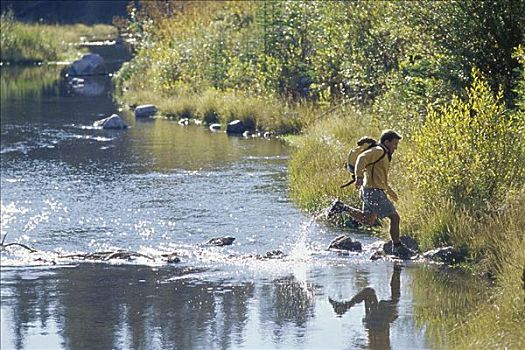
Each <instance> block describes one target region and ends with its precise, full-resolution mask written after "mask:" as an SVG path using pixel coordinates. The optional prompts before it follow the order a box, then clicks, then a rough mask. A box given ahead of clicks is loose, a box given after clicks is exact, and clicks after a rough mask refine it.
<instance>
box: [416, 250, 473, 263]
mask: <svg viewBox="0 0 525 350" xmlns="http://www.w3.org/2000/svg"><path fill="white" fill-rule="evenodd" d="M423 257H424V258H425V259H429V260H432V261H437V262H442V263H445V264H457V263H460V262H463V261H465V259H466V252H465V251H462V250H461V249H457V248H454V247H442V248H437V249H432V250H429V251H427V252H425V253H423Z"/></svg>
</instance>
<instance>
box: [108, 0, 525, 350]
mask: <svg viewBox="0 0 525 350" xmlns="http://www.w3.org/2000/svg"><path fill="white" fill-rule="evenodd" d="M297 3H299V2H296V4H297ZM327 4H329V2H327ZM230 5H231V4H230ZM212 6H215V5H212ZM231 6H235V5H231ZM239 6H248V7H249V6H251V5H246V4H242V5H239ZM286 6H288V7H294V6H297V7H294V8H291V9H289V8H287V9H286V10H289V11H290V13H292V14H294V15H295V14H298V13H299V14H303V15H304V13H306V10H308V9H306V10H305V9H304V8H301V7H300V6H299V5H293V4H288V3H287V4H286ZM304 6H306V5H304ZM326 6H331V5H326ZM334 6H335V5H334ZM341 6H343V5H341ZM265 10H269V9H268V8H266V9H265ZM376 10H377V9H376ZM293 11H295V12H293ZM226 12H227V11H226ZM333 13H337V12H336V11H334V12H333ZM333 13H332V12H328V14H329V15H330V14H333ZM227 14H228V13H227ZM193 15H195V16H197V15H196V14H193ZM206 15H207V16H208V15H209V13H207V14H206ZM274 15H276V16H277V12H275V13H274ZM212 17H213V16H212ZM328 17H330V16H327V18H328ZM380 17H381V16H379V18H380ZM198 18H199V19H200V20H203V18H201V17H198ZM193 19H195V18H192V20H193ZM376 19H377V18H376ZM321 22H322V21H321ZM143 23H148V22H146V21H145V22H143ZM158 23H160V24H161V25H162V26H160V27H159V28H156V29H155V30H158V32H154V29H150V32H149V33H148V29H147V27H144V26H143V27H140V28H141V30H142V33H141V35H142V36H141V37H142V38H143V42H142V43H139V45H138V47H137V50H138V54H137V56H136V58H135V59H134V60H133V61H132V62H130V63H129V64H126V65H125V66H124V67H123V68H122V69H121V70H120V72H119V73H118V74H117V77H116V86H117V91H118V93H119V94H120V96H121V97H120V100H121V102H122V103H123V104H125V105H128V106H133V105H136V104H143V103H154V104H157V105H158V106H159V109H160V111H161V113H162V114H163V115H165V116H166V117H168V118H181V117H196V118H199V119H202V120H204V121H205V122H208V123H209V122H217V121H219V122H223V123H225V122H227V121H229V120H232V119H241V120H245V121H250V122H251V124H252V125H254V127H256V128H258V129H262V130H268V131H275V132H277V133H284V134H287V133H291V134H300V135H301V136H299V137H297V138H295V139H294V140H295V144H296V146H297V147H296V148H295V150H294V152H293V154H292V159H291V161H290V165H289V166H290V168H289V169H290V170H289V184H290V188H291V194H292V197H293V198H294V200H295V201H296V203H298V204H299V206H300V207H301V208H303V209H305V210H307V211H308V212H310V213H316V212H318V211H319V210H321V209H322V208H324V207H325V206H326V205H327V204H328V203H329V202H330V201H331V200H332V198H334V197H338V198H341V199H343V200H345V201H346V202H349V203H352V204H356V205H357V204H358V199H357V196H356V194H355V191H352V190H350V189H346V190H342V189H340V188H339V185H340V184H342V183H344V182H345V181H346V180H347V176H348V175H347V174H346V173H345V170H344V168H343V164H344V160H345V156H346V152H347V151H348V149H349V148H350V147H351V146H352V145H353V143H355V140H357V138H359V137H360V136H363V135H371V136H375V137H377V136H378V135H379V133H380V131H381V130H382V129H385V128H392V127H393V128H396V129H398V130H400V131H401V132H402V133H403V135H404V139H403V142H402V144H401V147H400V148H399V150H398V152H397V153H396V155H395V159H394V163H393V169H392V175H391V179H392V182H393V185H394V187H395V188H396V189H397V191H398V193H399V195H400V201H399V203H398V204H397V206H398V209H399V211H400V213H401V216H402V220H403V221H402V227H403V231H404V233H406V234H410V235H412V236H414V237H416V238H418V239H419V240H420V243H421V245H422V248H424V249H428V248H432V247H436V246H443V245H453V246H455V247H457V248H464V249H466V250H467V252H468V259H467V264H466V265H465V267H466V268H468V269H472V270H474V271H475V273H482V272H483V273H486V272H488V273H489V274H490V275H491V276H493V277H495V280H496V287H495V288H494V289H492V290H491V295H490V297H488V298H487V299H486V300H484V303H480V305H487V306H480V307H479V309H478V310H477V311H476V312H475V313H472V314H468V315H465V317H464V318H461V319H460V320H459V322H456V323H450V322H444V324H447V325H449V326H448V327H449V328H447V333H449V334H452V338H453V342H452V347H454V348H471V347H474V346H475V345H476V344H489V345H490V346H489V347H493V348H499V347H507V348H516V349H518V348H522V347H523V340H522V339H523V338H524V337H523V331H522V330H521V328H520V326H521V325H522V324H523V322H524V320H525V316H524V315H525V311H524V310H523V303H521V301H522V300H523V281H522V276H523V268H524V267H525V257H524V255H523V254H524V253H523V252H522V250H521V249H516V247H522V246H524V241H523V240H524V238H523V232H524V231H525V223H524V221H523V216H522V215H521V214H520V212H519V210H520V209H521V208H522V207H523V204H524V203H523V198H524V193H523V183H524V181H523V177H522V176H523V165H522V164H524V158H523V155H524V154H525V153H524V152H525V147H524V140H523V132H522V131H523V130H524V125H523V120H524V118H523V109H520V107H519V106H521V107H523V104H520V103H519V102H520V101H521V103H522V102H523V96H524V95H523V70H521V72H522V73H521V81H522V82H521V84H511V85H512V86H521V87H522V89H521V90H518V91H517V95H518V96H520V97H519V98H516V99H512V100H509V101H508V103H507V104H506V103H505V102H504V101H502V100H501V95H502V94H503V93H505V95H510V94H511V93H510V92H509V91H504V92H499V93H496V94H495V93H493V91H492V90H491V89H490V88H489V84H488V83H487V81H488V80H491V79H492V80H493V79H495V78H494V77H493V76H483V75H481V74H478V73H473V74H470V75H469V77H468V78H464V79H465V81H468V84H467V87H466V88H465V90H461V89H456V90H455V91H454V92H455V93H456V96H457V97H453V95H454V94H452V93H450V94H449V95H445V96H444V94H443V92H444V91H445V92H450V91H447V90H446V89H443V91H440V93H436V94H435V95H432V92H433V91H435V90H433V89H438V88H441V87H442V86H443V85H446V83H448V82H447V81H444V80H443V81H437V82H436V78H435V75H438V74H435V75H434V69H435V70H438V68H436V67H434V66H432V69H429V70H430V71H432V72H431V73H432V74H430V75H431V77H430V78H429V77H426V78H427V80H425V79H423V78H421V75H423V73H421V71H423V70H424V69H426V68H425V67H424V64H426V63H428V62H431V59H432V58H433V56H432V55H429V58H428V61H425V62H421V61H423V60H422V59H419V62H416V63H413V62H412V63H413V64H412V63H410V64H409V57H410V55H409V54H410V53H413V52H410V51H409V50H407V52H405V53H404V55H406V56H404V57H403V58H400V59H399V61H396V62H395V63H396V64H397V65H399V66H403V67H404V68H403V69H404V70H399V71H397V72H394V73H392V71H388V70H386V72H385V71H383V73H385V74H384V75H382V76H373V77H368V76H361V75H359V74H361V73H363V72H369V71H372V72H378V68H377V67H375V66H366V64H368V63H369V62H368V61H367V62H358V63H357V64H356V66H357V67H358V68H359V69H356V70H355V71H351V74H350V76H343V78H345V79H346V78H353V77H357V78H355V80H352V81H351V83H352V84H355V85H351V84H350V86H349V84H347V86H345V89H346V90H345V93H347V92H346V91H351V92H353V93H355V94H356V96H357V95H360V94H363V96H361V97H360V98H358V99H356V100H350V99H351V98H352V99H353V98H354V97H355V96H354V95H351V96H350V95H345V96H337V94H336V92H337V91H336V90H335V89H332V90H331V88H333V87H334V86H336V85H337V84H335V83H334V84H332V85H330V84H329V85H330V86H328V87H327V86H324V87H323V88H321V87H319V86H320V84H317V88H319V90H317V91H313V90H315V89H314V87H312V85H315V84H311V85H310V87H311V90H309V92H312V93H311V95H308V96H306V97H308V98H305V99H295V98H296V97H297V96H301V94H302V93H303V92H304V91H305V90H304V86H302V85H301V84H302V83H304V82H305V81H307V78H310V76H309V75H308V74H310V73H311V71H307V70H306V69H305V70H301V69H304V66H303V65H302V63H301V60H300V59H299V58H300V55H299V56H293V50H290V52H292V53H290V52H289V51H286V50H284V49H283V51H282V52H281V51H280V53H282V57H280V59H282V61H279V62H277V63H276V61H277V60H278V59H277V58H275V57H273V56H271V55H268V56H265V60H263V61H258V60H257V59H253V60H252V61H250V60H246V61H242V62H240V61H239V60H236V57H241V56H240V55H239V52H238V51H235V50H237V46H236V44H235V43H239V42H240V43H243V44H245V45H246V47H245V49H246V51H248V49H249V48H251V46H249V45H248V44H249V43H251V42H250V41H248V40H245V41H242V40H241V39H243V38H245V36H246V37H248V36H249V35H248V34H252V33H251V32H247V30H245V29H247V28H249V23H252V22H250V17H249V16H248V15H245V13H241V14H240V15H239V14H237V13H235V12H232V13H230V16H228V15H224V13H222V14H221V15H220V16H219V15H217V16H215V17H213V21H211V23H212V24H210V26H209V27H208V25H204V24H202V22H199V21H197V22H195V23H196V24H195V26H196V27H198V28H199V29H198V32H197V31H196V32H195V33H192V34H195V37H197V38H198V39H199V40H200V41H199V40H195V41H191V40H187V41H186V42H184V41H180V42H182V43H183V44H180V45H181V46H176V45H179V43H180V42H177V41H176V40H174V42H172V43H169V41H168V40H167V39H166V38H168V37H170V35H173V37H174V38H177V39H181V37H183V36H181V37H177V35H178V34H181V32H183V30H182V29H180V28H179V27H176V28H175V29H173V28H172V27H170V24H169V23H170V22H169V18H168V19H163V20H161V21H159V22H158ZM326 23H328V22H326ZM185 24H187V23H183V24H182V27H184V25H185ZM212 25H213V26H215V27H218V29H216V31H211V29H213V28H215V27H213V28H212ZM292 25H293V23H291V24H290V26H292ZM170 28H171V29H170ZM188 28H189V27H185V28H184V33H183V34H185V35H186V34H187V32H185V31H186V30H188ZM202 28H211V29H210V31H209V33H213V34H214V35H215V34H217V36H216V37H213V40H211V44H210V45H205V44H209V42H207V41H206V40H210V39H209V36H205V35H203V34H202V31H203V30H202ZM225 28H227V29H231V31H232V32H230V33H229V34H231V36H230V38H236V39H239V41H235V40H233V39H232V40H231V41H232V42H235V43H232V42H227V41H225V40H222V39H224V37H221V36H220V35H219V34H220V33H221V31H223V30H224V29H225ZM292 28H295V27H292ZM296 29H297V28H296ZM298 29H301V28H298ZM318 29H319V30H321V29H323V30H325V29H326V30H329V29H330V28H318ZM159 33H161V34H159ZM265 33H266V34H268V32H265ZM381 33H383V32H381ZM147 34H149V35H147ZM270 34H271V33H270ZM292 34H293V33H292ZM292 34H291V35H292ZM155 35H158V37H157V38H156V40H155ZM186 36H187V35H186ZM212 36H213V35H212ZM300 37H301V36H300V34H298V35H297V38H300ZM268 38H269V39H271V38H272V37H271V35H268ZM265 39H266V37H265ZM162 40H164V41H162ZM389 40H390V39H388V40H386V41H385V42H390V41H389ZM318 42H323V40H319V41H318ZM222 43H224V45H226V44H229V45H230V46H231V48H232V49H231V50H230V51H228V50H226V49H227V47H223V46H221V45H222ZM264 43H266V44H267V41H264ZM273 44H275V45H278V44H283V43H282V42H280V41H279V40H276V41H275V42H273ZM170 45H173V46H170ZM239 45H240V44H239ZM283 45H284V44H283ZM206 47H208V48H210V47H212V48H213V49H212V50H211V52H208V51H202V50H204V48H206ZM305 47H306V46H305ZM152 48H155V50H153V49H152ZM174 48H176V49H174ZM306 48H308V47H306ZM373 48H376V47H373ZM367 49H370V47H367ZM192 50H195V51H192ZM387 51H388V50H387ZM181 52H187V55H186V56H185V55H181V54H180V53H181ZM242 52H243V53H245V52H244V51H242ZM317 52H319V50H318V51H317ZM325 52H328V53H329V52H330V50H325ZM388 52H390V51H388ZM392 52H394V51H392ZM396 52H397V51H396ZM516 52H517V53H516V55H517V56H519V57H523V53H521V54H520V51H519V50H517V51H516ZM380 53H382V52H380ZM236 54H237V56H236ZM287 54H289V55H290V56H287ZM245 56H248V57H251V56H253V52H248V54H247V55H245ZM245 56H243V57H245ZM328 56H329V55H327V57H328ZM345 57H346V59H349V60H350V59H351V58H352V57H349V56H345ZM378 57H382V56H380V55H379V53H378ZM451 57H453V55H451ZM210 58H212V60H211V61H210ZM317 58H318V62H317V65H316V66H314V68H316V69H320V67H323V66H330V65H329V64H328V63H330V64H333V65H334V66H336V67H337V64H335V63H334V62H332V61H330V62H326V61H322V60H321V58H319V57H317ZM324 58H326V57H324ZM328 58H329V57H328ZM239 59H240V58H239ZM287 60H288V61H287ZM365 61H366V60H365ZM387 61H388V60H387ZM252 62H256V64H259V66H257V65H256V67H257V69H253V70H251V68H252V67H251V66H250V64H251V63H252ZM283 62H284V63H283ZM286 62H294V64H295V65H292V66H288V65H286ZM353 62H355V60H354V61H353ZM387 63H389V62H387ZM455 63H457V62H455ZM271 64H275V65H276V66H277V65H278V64H282V65H280V66H278V68H279V69H276V68H275V67H274V66H271ZM392 64H393V63H392ZM411 64H412V65H411ZM522 64H523V61H522ZM436 65H437V63H436ZM444 66H445V67H448V66H447V65H444ZM263 67H266V68H265V69H263ZM268 67H270V68H268ZM271 67H273V68H271ZM211 68H213V69H211ZM226 68H228V69H229V70H228V72H227V73H226V72H225V71H224V70H225V69H226ZM259 68H260V69H259ZM352 68H354V69H355V67H352ZM349 69H350V68H349V67H344V69H343V68H341V69H340V70H339V71H337V72H336V73H341V72H346V73H345V74H347V73H348V70H349ZM521 69H522V68H521ZM313 70H314V69H313V68H312V71H313ZM416 70H417V71H416ZM407 71H408V72H410V73H411V74H408V75H407V76H403V74H405V73H406V72H407ZM250 72H251V73H253V75H249V73H250ZM276 72H277V73H276ZM328 73H334V72H328ZM328 73H327V72H324V74H325V75H319V76H316V77H315V78H316V79H317V80H316V81H325V80H323V79H326V81H328V79H329V74H328ZM412 73H413V74H412ZM341 74H342V73H341ZM363 74H364V73H363ZM396 74H399V76H400V77H398V76H395V75H396ZM392 76H394V78H399V80H395V79H394V78H393V77H392ZM494 76H496V75H494ZM145 77H147V78H145ZM298 77H300V78H301V79H303V78H304V79H306V80H301V79H295V78H298ZM372 78H373V79H372ZM258 79H260V80H258ZM272 79H273V80H272ZM330 79H331V78H330ZM390 79H392V80H390ZM245 80H246V81H247V82H245ZM342 81H346V80H344V79H341V82H340V83H341V85H343V83H342ZM370 81H372V82H373V83H370V85H368V83H369V82H370ZM414 81H415V82H417V84H415V85H410V84H411V83H413V82H414ZM405 82H407V83H406V84H408V85H409V87H410V88H411V89H406V90H405V89H403V88H404V87H405V86H404V85H403V84H404V83H405ZM408 82H410V83H408ZM389 84H390V85H393V86H394V88H392V89H390V90H386V92H385V91H383V92H382V94H378V93H377V92H376V91H377V90H380V88H383V87H384V85H389ZM396 84H397V85H396ZM390 85H389V86H390ZM496 85H497V84H496ZM400 86H402V87H403V88H401V87H400ZM252 87H253V90H251V89H250V88H252ZM272 87H273V88H275V89H274V90H272ZM416 88H417V89H416ZM257 89H258V90H257ZM418 89H419V90H418ZM327 91H330V93H333V94H334V95H333V96H332V95H330V94H329V93H328V92H327ZM374 93H375V94H376V96H375V101H374V103H368V104H367V103H362V102H363V101H364V100H366V96H369V95H373V94H374ZM327 95H328V96H329V97H323V98H321V97H319V96H327ZM429 95H431V96H429ZM316 96H317V97H316ZM336 97H338V98H340V99H342V101H349V102H345V103H341V102H338V101H340V100H338V99H337V98H336ZM345 97H347V98H348V99H347V100H345ZM309 98H310V99H309ZM316 98H317V99H316ZM440 98H441V99H440ZM420 100H421V101H423V102H425V101H428V102H429V103H431V107H430V108H428V109H426V108H423V110H422V109H421V104H423V102H421V101H420ZM415 101H417V102H415ZM365 102H366V101H365ZM511 102H512V103H511ZM329 105H332V106H337V107H336V108H335V109H333V110H332V109H330V108H329V107H324V108H323V107H322V106H329ZM506 105H512V106H517V107H512V108H507V107H506ZM327 111H331V112H329V113H326V112H327ZM507 140H512V142H507ZM509 143H510V144H512V147H508V146H509ZM494 164H496V166H495V165H494ZM386 230H387V226H386V225H385V226H384V227H383V228H380V229H378V231H377V234H378V235H381V236H382V237H387V236H386V234H387V233H386ZM493 308H497V309H498V310H499V311H498V312H494V309H493ZM434 317H435V318H436V322H439V321H441V320H442V319H441V318H442V317H444V316H442V315H434Z"/></svg>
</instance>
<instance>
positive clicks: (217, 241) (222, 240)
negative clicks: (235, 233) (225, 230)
mask: <svg viewBox="0 0 525 350" xmlns="http://www.w3.org/2000/svg"><path fill="white" fill-rule="evenodd" d="M233 241H235V237H231V236H224V237H215V238H212V239H210V240H209V241H208V244H211V245H216V246H220V247H222V246H225V245H231V244H232V243H233Z"/></svg>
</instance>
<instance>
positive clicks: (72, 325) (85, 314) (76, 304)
mask: <svg viewBox="0 0 525 350" xmlns="http://www.w3.org/2000/svg"><path fill="white" fill-rule="evenodd" d="M194 272H198V271H195V270H190V271H183V270H181V269H167V268H164V269H159V270H155V269H151V268H148V267H137V266H118V267H115V266H108V265H102V264H93V265H89V264H85V265H81V266H79V267H77V268H70V269H61V270H57V272H56V274H55V275H52V274H50V275H48V276H47V277H45V278H39V279H33V280H22V279H21V278H20V277H15V278H14V281H13V282H12V283H10V285H11V287H10V288H11V289H12V293H13V298H14V300H15V301H16V304H15V305H14V307H13V308H12V312H13V321H14V325H13V326H14V327H15V328H14V329H15V332H14V333H15V334H14V337H16V339H15V347H16V348H17V349H20V348H23V339H24V338H25V332H24V327H28V326H29V325H31V324H32V323H34V322H36V321H37V320H38V316H39V317H40V319H41V320H40V322H41V323H42V327H43V328H45V327H46V323H47V322H48V319H49V317H50V316H53V317H54V318H55V319H56V320H57V323H58V328H59V329H60V330H61V333H60V334H61V336H62V337H63V344H64V346H65V347H66V348H71V349H112V348H115V347H117V348H122V347H123V345H124V344H128V345H129V347H131V348H135V349H150V348H162V349H167V348H181V349H184V348H212V347H217V345H219V346H220V347H221V348H227V347H230V346H231V343H232V341H234V339H232V337H233V335H234V334H241V333H242V330H243V328H244V326H245V324H246V322H247V314H248V310H247V306H248V302H247V301H248V300H249V299H251V298H253V292H254V287H253V284H251V283H243V284H238V285H231V286H228V287H225V286H224V285H223V284H221V283H220V282H199V283H198V284H197V283H189V282H188V280H186V279H179V280H171V281H169V279H170V278H173V277H176V276H180V275H183V274H186V273H194ZM3 288H6V287H5V286H4V287H3ZM53 301H56V304H57V305H53V304H52V303H53ZM49 311H51V312H52V313H53V315H50V314H49ZM123 337H126V338H125V339H122V338H123Z"/></svg>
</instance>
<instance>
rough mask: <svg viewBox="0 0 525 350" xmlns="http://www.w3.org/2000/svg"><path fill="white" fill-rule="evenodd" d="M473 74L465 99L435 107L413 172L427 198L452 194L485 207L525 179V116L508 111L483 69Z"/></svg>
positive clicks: (421, 133)
mask: <svg viewBox="0 0 525 350" xmlns="http://www.w3.org/2000/svg"><path fill="white" fill-rule="evenodd" d="M473 79H474V81H473V84H472V86H471V87H470V88H469V89H468V91H467V99H466V100H465V101H462V100H461V99H459V98H458V97H455V98H454V99H453V101H452V102H451V103H450V104H447V105H445V106H444V107H442V108H440V109H435V108H433V107H430V108H429V111H428V115H427V118H426V120H425V122H424V125H423V126H422V128H421V129H420V130H418V131H417V132H416V133H415V135H414V138H413V141H414V144H413V146H414V147H413V149H412V153H411V157H410V161H409V162H408V172H409V174H410V175H411V179H412V180H413V183H414V186H415V187H416V188H417V189H418V190H419V193H420V196H421V198H422V200H423V202H424V203H427V204H428V203H432V202H436V201H441V200H445V199H448V198H450V199H452V201H453V202H454V204H455V205H457V206H459V207H464V208H467V209H472V210H478V209H483V208H485V207H486V205H487V203H490V202H493V201H498V199H501V198H503V197H502V196H503V195H504V194H505V191H506V190H507V189H508V188H509V187H512V186H513V185H518V184H522V183H523V180H524V179H525V170H524V167H523V166H522V164H523V161H524V159H525V158H524V157H525V138H524V136H523V130H524V123H525V121H523V119H521V118H516V117H515V116H514V115H512V114H510V113H508V111H507V110H506V109H505V106H504V104H503V101H502V95H501V94H498V95H496V96H494V95H493V93H492V92H491V89H490V87H489V86H488V84H487V83H486V82H485V81H484V80H483V78H482V77H481V75H480V74H479V73H478V72H477V71H474V72H473Z"/></svg>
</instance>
